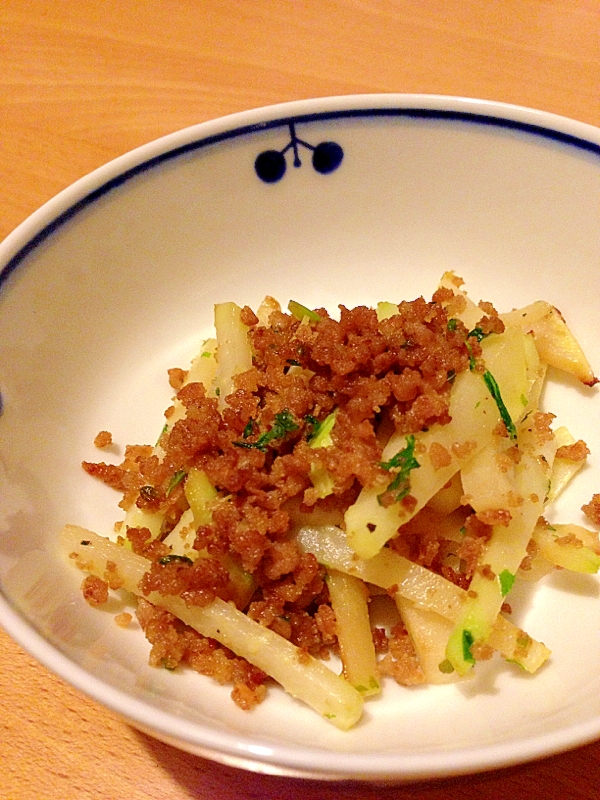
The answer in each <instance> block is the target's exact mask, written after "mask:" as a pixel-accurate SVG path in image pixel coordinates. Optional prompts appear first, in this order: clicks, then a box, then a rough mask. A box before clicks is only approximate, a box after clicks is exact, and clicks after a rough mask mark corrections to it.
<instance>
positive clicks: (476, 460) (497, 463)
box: [461, 437, 515, 512]
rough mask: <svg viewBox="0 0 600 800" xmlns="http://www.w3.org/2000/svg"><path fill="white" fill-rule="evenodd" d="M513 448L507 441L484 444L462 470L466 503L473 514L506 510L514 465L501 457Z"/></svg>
mask: <svg viewBox="0 0 600 800" xmlns="http://www.w3.org/2000/svg"><path fill="white" fill-rule="evenodd" d="M511 445H512V442H511V441H510V439H505V438H502V439H499V438H498V437H495V441H493V442H490V444H487V445H486V446H485V447H484V448H483V449H482V450H480V451H479V453H477V454H476V455H475V456H474V457H473V458H472V459H471V460H470V461H469V463H468V464H465V466H464V467H463V468H462V470H461V480H462V487H463V493H464V498H465V500H466V501H467V502H468V503H469V505H470V506H471V507H472V508H473V510H474V511H476V512H480V511H489V510H491V509H502V508H507V506H508V505H509V503H510V497H511V492H513V493H514V471H515V470H514V462H511V460H510V458H508V459H507V461H506V462H505V461H502V460H501V456H502V454H503V453H504V451H506V450H507V449H508V447H510V446H511Z"/></svg>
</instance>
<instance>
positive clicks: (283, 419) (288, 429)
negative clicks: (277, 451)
mask: <svg viewBox="0 0 600 800" xmlns="http://www.w3.org/2000/svg"><path fill="white" fill-rule="evenodd" d="M297 430H298V425H297V424H296V422H295V420H294V417H293V415H292V412H291V411H290V410H289V409H288V408H284V409H283V411H281V412H280V413H279V414H275V421H274V422H273V427H272V428H271V429H270V430H268V431H265V432H264V433H261V435H260V436H259V437H258V439H257V440H256V441H255V442H247V441H243V442H234V443H233V444H234V445H235V447H245V448H246V449H247V450H252V449H254V450H261V451H262V452H263V453H266V452H267V446H268V445H269V444H270V443H271V442H272V441H273V439H283V438H284V437H285V436H286V434H288V433H292V432H293V431H297Z"/></svg>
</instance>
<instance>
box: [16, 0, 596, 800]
mask: <svg viewBox="0 0 600 800" xmlns="http://www.w3.org/2000/svg"><path fill="white" fill-rule="evenodd" d="M0 59H1V62H0V63H1V69H0V130H1V136H0V165H1V166H0V170H1V175H2V182H1V184H0V185H1V195H0V197H1V201H0V202H1V210H2V213H1V214H0V238H3V237H4V236H5V235H6V234H8V233H9V231H11V230H12V229H13V228H14V227H15V226H17V225H18V224H19V223H20V222H21V221H22V220H23V219H25V218H26V217H27V216H28V215H29V214H30V213H31V212H32V211H34V210H35V209H36V208H38V207H39V206H40V205H41V204H42V203H43V202H44V201H46V200H47V199H49V198H50V197H52V196H53V195H54V194H56V192H58V191H60V190H61V189H62V188H64V187H66V186H68V185H69V184H70V183H72V182H73V181H74V180H76V179H77V178H79V177H81V176H82V175H85V174H86V173H88V172H89V171H91V170H92V169H94V168H96V167H98V166H100V165H101V164H103V163H105V162H106V161H108V160H109V159H111V158H114V157H116V156H118V155H120V154H122V153H124V152H126V151H128V150H130V149H131V148H133V147H136V146H138V145H141V144H144V143H145V142H147V141H149V140H151V139H153V138H155V137H157V136H161V135H163V134H166V133H170V132H172V131H174V130H177V129H179V128H182V127H185V126H186V125H191V124H195V123H197V122H201V121H203V120H206V119H210V118H213V117H216V116H221V115H224V114H228V113H232V112H235V111H240V110H244V109H247V108H251V107H256V106H261V105H266V104H269V103H277V102H283V101H287V100H296V99H301V98H305V97H315V96H324V95H332V94H349V93H363V92H364V93H369V92H423V93H434V94H457V95H463V96H472V97H483V98H486V99H491V100H498V101H503V102H509V103H516V104H521V105H527V106H532V107H536V108H541V109H543V110H546V111H551V112H554V113H557V114H563V115H566V116H570V117H573V118H575V119H578V120H581V121H583V122H588V123H591V124H595V125H600V0H497V1H495V2H481V0H337V2H332V1H331V0H131V2H122V0H104V2H102V3H99V2H97V0H77V2H76V3H75V2H72V0H2V3H1V4H0ZM0 704H1V708H2V714H1V715H0V763H1V764H2V767H3V769H2V782H1V783H0V797H2V798H6V800H30V799H31V800H40V798H41V799H42V800H44V799H47V800H59V798H60V800H71V798H72V799H73V800H87V798H90V800H92V799H93V800H95V799H96V798H103V800H106V798H115V799H120V798H127V800H146V799H147V798H154V797H157V798H158V797H160V798H161V800H182V799H183V798H199V799H200V800H209V798H210V800H233V798H240V797H244V798H252V799H254V800H283V799H284V798H286V799H287V798H293V797H294V798H295V797H299V796H302V797H304V798H305V800H334V798H342V797H344V798H349V799H350V800H357V799H358V798H360V800H375V798H378V800H387V799H388V798H390V799H391V798H397V799H398V800H400V799H401V798H405V797H407V798H408V797H416V796H418V797H425V798H429V799H430V800H438V798H439V800H441V798H445V799H446V800H452V798H463V797H466V796H476V797H477V798H479V800H486V798H490V800H491V798H494V799H496V798H501V797H511V798H524V797H527V798H528V800H542V798H544V800H546V798H548V797H558V796H561V797H565V798H574V799H575V800H577V799H578V798H589V799H591V798H596V797H598V794H599V792H598V790H599V788H600V780H599V779H598V777H597V776H598V775H600V743H596V744H591V745H588V746H587V747H584V748H580V749H578V750H575V751H573V752H571V753H567V754H564V755H559V756H556V757H553V758H550V759H547V760H545V761H541V762H539V763H537V764H532V765H525V766H522V767H518V768H514V769H509V770H503V771H500V772H494V773H489V774H484V775H479V776H473V777H469V778H456V779H452V780H448V781H443V782H438V783H428V784H419V785H414V786H396V787H383V788H381V787H379V788H375V787H371V786H366V785H352V786H348V785H340V784H322V783H318V782H312V781H309V782H302V783H299V782H297V781H290V780H286V779H281V778H273V777H266V776H260V775H249V774H246V773H243V772H240V771H238V770H235V769H231V768H228V767H223V766H220V765H218V764H213V763H211V762H208V761H204V760H202V759H199V758H196V757H193V756H190V755H188V754H185V753H181V752H179V751H177V750H174V749H173V748H170V747H168V746H167V745H164V744H161V743H159V742H157V741H154V740H153V739H151V738H149V737H147V736H145V735H144V734H141V733H138V732H136V731H135V730H133V729H132V728H131V727H130V726H129V725H127V724H126V723H124V722H123V721H121V720H120V719H118V718H117V717H116V716H115V715H113V714H112V713H111V712H109V711H107V710H105V709H103V708H101V707H99V706H98V705H96V704H95V703H94V702H92V701H90V700H89V699H87V698H86V697H84V696H82V695H80V694H79V693H77V692H75V691H74V690H73V689H71V688H70V687H68V686H66V685H65V684H64V683H63V682H62V681H61V680H59V679H58V678H56V677H55V676H53V675H51V674H50V673H49V672H48V671H47V670H45V669H44V668H43V667H41V666H40V665H38V664H37V663H36V662H35V661H33V660H32V659H31V658H30V657H29V656H28V655H26V654H25V653H24V652H23V651H22V650H21V649H20V648H19V647H18V646H17V645H16V644H14V643H13V642H12V641H11V640H10V639H9V638H8V637H7V636H6V635H5V634H3V633H0Z"/></svg>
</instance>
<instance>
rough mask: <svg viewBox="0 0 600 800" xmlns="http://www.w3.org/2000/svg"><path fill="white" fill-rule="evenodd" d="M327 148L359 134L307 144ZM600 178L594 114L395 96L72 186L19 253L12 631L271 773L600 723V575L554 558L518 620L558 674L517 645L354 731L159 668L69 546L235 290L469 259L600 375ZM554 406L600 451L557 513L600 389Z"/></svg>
mask: <svg viewBox="0 0 600 800" xmlns="http://www.w3.org/2000/svg"><path fill="white" fill-rule="evenodd" d="M321 142H330V143H335V145H337V146H332V145H329V146H328V147H324V148H323V147H322V148H320V149H319V150H314V149H310V148H309V147H307V146H306V144H308V145H310V146H312V148H315V147H316V146H317V145H318V144H320V143H321ZM290 143H291V146H290V147H288V149H287V150H286V151H285V154H284V161H285V164H286V169H285V173H284V174H283V175H280V176H279V180H273V179H274V178H276V177H278V175H279V173H281V171H282V164H283V160H282V159H281V158H277V157H271V158H270V159H269V158H266V161H267V163H266V166H265V164H264V163H263V164H262V167H261V166H260V164H261V163H262V162H264V161H265V158H263V159H262V161H259V162H256V159H257V157H258V156H259V154H261V153H264V152H265V151H270V150H271V151H279V152H281V151H282V150H284V148H286V146H287V145H288V144H290ZM295 150H296V152H295ZM313 154H314V164H313ZM295 156H296V157H297V161H296V163H295V164H294V158H295ZM340 159H341V161H340ZM319 170H321V171H319ZM258 172H261V175H262V177H260V176H259V174H258ZM266 178H269V179H270V180H265V179H266ZM599 188H600V131H599V130H598V129H596V128H593V127H591V126H588V125H584V124H580V123H577V122H573V121H570V120H567V119H564V118H560V117H556V116H552V115H550V114H546V113H543V112H539V111H533V110H528V109H523V108H517V107H512V106H507V105H501V104H497V103H490V102H483V101H479V100H469V99H457V98H447V97H430V96H415V95H398V96H395V95H383V96H381V95H378V96H356V97H341V98H332V99H320V100H313V101H302V102H298V103H292V104H287V105H283V106H275V107H271V108H266V109H261V110H258V111H251V112H247V113H243V114H237V115H234V116H231V117H228V118H225V119H221V120H216V121H214V122H209V123H204V124H201V125H198V126H194V127H191V128H188V129H186V130H183V131H180V132H178V133H175V134H173V135H171V136H167V137H165V138H163V139H160V140H158V141H156V142H152V143H151V144H149V145H147V146H145V147H141V148H139V149H138V150H135V151H134V152H132V153H129V154H127V155H125V156H123V157H121V158H118V159H117V160H115V161H113V162H111V163H110V164H107V165H106V166H105V167H102V168H101V169H99V170H97V171H95V172H94V173H92V174H91V175H89V176H88V177H86V178H84V179H82V180H80V181H78V182H77V183H75V184H74V185H73V186H71V187H70V188H68V189H66V190H65V191H64V192H62V193H61V194H60V195H58V196H57V197H56V198H54V199H53V200H51V201H50V202H49V203H47V204H46V205H45V206H44V207H43V208H41V209H40V210H39V211H37V212H36V213H35V214H33V216H31V217H30V218H29V219H28V220H27V221H26V222H24V223H23V224H22V225H21V226H20V227H19V228H18V229H17V230H16V231H15V232H14V233H12V234H11V235H10V236H9V237H8V239H7V240H6V241H5V242H4V243H3V244H2V245H1V247H0V264H1V265H2V266H3V268H4V270H3V272H2V274H1V275H0V390H1V392H2V399H3V413H2V416H1V418H0V442H1V444H0V448H1V449H0V458H1V462H0V467H1V481H2V488H1V491H0V585H1V596H0V622H1V623H2V625H3V627H4V628H5V629H6V630H7V631H8V632H9V633H10V634H11V635H12V636H13V637H14V638H15V639H16V640H17V641H18V642H20V643H21V644H22V645H23V646H24V647H25V648H26V649H27V650H28V651H29V652H31V653H32V654H33V655H34V656H35V657H36V658H38V659H39V660H40V661H41V662H42V663H43V664H45V665H46V666H48V667H49V668H50V669H52V670H54V671H55V672H56V673H58V674H59V675H61V676H62V677H63V678H65V679H66V680H67V681H69V682H70V683H72V684H73V685H74V686H76V687H77V688H79V689H80V690H81V691H83V692H86V693H88V694H89V695H91V696H92V697H94V698H95V699H96V700H98V701H100V702H101V703H104V704H106V705H107V706H108V707H110V708H112V709H113V710H115V711H117V712H119V713H120V714H122V715H123V716H125V717H126V718H127V719H129V720H130V721H131V722H132V723H133V724H134V725H136V726H138V727H139V728H141V729H143V730H145V731H147V732H150V733H152V734H153V735H155V736H157V737H159V738H161V739H163V740H165V741H167V742H170V743H172V744H175V745H177V746H179V747H181V748H184V749H186V750H189V751H191V752H194V753H198V754H201V755H203V756H207V757H209V758H213V759H217V760H219V761H222V762H226V763H229V764H235V765H238V766H243V767H246V768H249V769H255V770H262V771H266V772H273V773H284V774H291V775H304V776H309V775H310V776H313V777H314V776H317V777H321V778H339V777H343V778H350V779H352V778H357V779H358V778H361V779H379V780H386V779H396V780H399V779H400V780H401V779H411V778H423V777H428V776H441V775H450V774H457V773H463V772H468V771H475V770H481V769H487V768H491V767H497V766H501V765H507V764H511V763H515V762H520V761H525V760H527V759H533V758H536V757H538V756H542V755H546V754H549V753H553V752H557V751H559V750H562V749H565V748H569V747H574V746H576V745H579V744H582V743H584V742H587V741H590V740H592V739H594V738H596V737H598V736H600V634H599V628H600V586H599V583H598V581H597V580H596V579H595V578H592V577H581V576H572V575H567V574H566V573H556V574H555V575H554V576H552V577H549V578H547V579H545V580H544V581H542V582H541V583H540V584H539V585H536V586H535V587H533V588H530V589H525V590H523V591H522V592H521V593H520V595H518V596H517V597H516V598H515V600H514V602H513V606H514V608H515V612H514V613H515V618H516V619H517V620H518V621H519V622H522V624H523V625H525V626H526V627H527V629H528V630H529V631H530V632H531V634H532V635H534V636H536V637H537V638H539V639H542V640H543V641H545V642H546V643H547V644H548V645H549V646H550V647H551V648H552V650H553V656H552V659H551V662H550V663H549V664H548V665H547V666H546V667H545V668H544V669H543V670H542V671H541V673H540V674H538V675H537V676H535V677H533V678H531V677H529V676H525V675H524V674H519V673H518V672H516V671H515V670H514V669H511V668H510V667H507V666H506V665H503V664H502V663H501V662H500V661H499V660H498V661H496V660H494V661H493V662H488V663H485V664H480V665H479V667H478V670H477V673H478V675H477V677H476V678H475V679H474V680H472V681H470V682H467V683H465V684H459V685H452V686H446V687H431V688H425V689H423V688H417V689H403V688H400V687H398V686H396V685H391V684H390V685H386V686H385V691H384V693H383V696H382V697H381V698H380V699H377V700H375V701H373V702H369V703H368V707H367V711H366V713H365V716H364V719H363V721H362V722H361V723H360V724H359V725H358V726H357V727H356V728H355V729H354V730H352V731H350V732H348V733H341V732H340V731H338V730H337V729H335V728H333V727H332V726H331V725H330V724H329V723H328V722H326V721H324V720H321V719H320V718H318V717H317V716H315V715H314V713H313V712H311V711H310V710H308V709H306V708H304V707H302V706H301V705H299V704H298V703H296V702H294V701H293V700H291V699H290V698H289V697H287V696H285V695H284V693H283V692H281V691H279V690H277V689H273V690H271V691H270V693H269V697H268V699H267V700H266V702H264V703H263V704H262V705H261V706H259V707H258V708H256V709H255V710H254V711H252V712H251V713H244V712H242V711H240V710H239V709H238V708H237V707H236V706H234V705H233V704H232V702H231V701H230V699H229V689H227V688H221V687H218V686H217V685H216V684H214V683H213V682H211V680H209V679H208V678H203V677H200V676H198V675H195V674H171V673H169V672H167V671H165V670H155V669H151V668H150V667H148V666H147V652H148V646H147V644H146V642H145V640H144V639H143V636H142V635H141V633H140V632H139V630H135V629H131V630H121V629H119V628H117V627H116V626H115V624H114V621H113V614H112V613H101V612H99V611H96V610H92V609H90V608H89V607H88V606H87V605H86V604H85V603H83V602H82V600H81V597H80V593H79V590H78V586H79V584H80V582H81V575H80V574H79V573H77V572H76V570H73V569H72V568H71V567H70V566H69V565H68V564H67V565H66V564H64V563H63V561H62V559H61V558H60V557H59V555H58V554H57V547H56V544H57V537H58V532H59V530H60V528H61V527H62V526H63V524H64V523H66V522H73V523H77V524H81V525H84V526H87V527H89V528H91V529H94V530H97V531H99V532H101V533H102V532H104V533H106V532H108V531H109V530H110V529H111V526H112V523H113V522H114V520H115V519H116V518H117V517H118V514H117V509H116V500H117V497H116V495H115V494H114V493H113V492H111V490H109V489H107V488H106V487H104V486H102V485H99V484H98V483H97V482H95V481H94V480H92V479H91V478H89V477H87V476H86V475H85V474H84V473H83V471H82V470H81V468H80V466H79V465H80V462H81V461H82V459H90V460H94V459H97V456H98V451H96V450H95V449H94V448H93V446H92V440H93V438H94V436H95V434H96V433H97V432H98V431H99V430H101V429H108V430H110V431H112V433H113V436H114V439H115V440H116V442H117V443H119V444H120V445H124V444H125V443H131V442H140V443H141V442H151V441H153V440H154V438H155V435H156V432H157V425H158V426H160V422H159V421H160V419H161V415H162V411H163V409H164V407H166V405H168V402H169V398H170V394H171V392H170V390H169V388H168V385H167V383H166V379H165V375H166V369H167V368H168V367H169V366H174V365H179V366H185V365H186V363H187V360H188V358H189V357H190V356H191V355H192V354H193V352H194V350H195V348H196V347H197V345H198V342H199V341H200V339H201V338H202V337H203V335H204V334H205V333H207V331H208V329H209V326H210V324H211V320H212V306H213V304H214V303H215V302H218V301H225V300H234V301H236V302H238V303H241V304H244V303H248V304H249V305H251V306H254V307H255V306H256V305H257V303H258V302H259V301H260V300H261V299H262V297H263V296H264V295H265V294H266V293H269V294H272V295H275V296H276V297H278V298H280V299H281V300H282V301H283V302H285V303H287V300H288V299H290V298H295V299H297V300H300V301H301V302H303V303H306V304H307V305H309V306H319V305H323V304H326V305H328V306H329V307H331V308H332V309H333V310H335V307H336V305H337V303H344V304H347V305H354V304H358V303H369V304H370V303H375V302H376V301H377V300H380V299H387V300H392V299H393V300H398V299H401V298H406V299H412V298H414V297H416V296H418V295H420V294H424V295H425V296H431V293H432V291H433V290H434V288H435V285H436V282H437V280H438V278H439V276H440V275H441V273H442V272H443V271H444V270H448V269H453V270H455V271H456V272H457V273H458V274H459V275H461V276H462V277H463V278H464V279H465V280H466V281H467V286H468V288H469V290H470V293H471V294H472V295H473V296H474V298H475V299H479V298H484V299H489V300H491V301H493V302H494V303H495V304H496V305H497V307H499V308H500V309H507V308H512V307H514V306H519V305H522V304H525V303H528V302H530V301H533V300H535V299H541V298H543V299H547V300H549V301H550V302H552V303H554V304H556V305H557V306H558V307H559V308H560V309H561V310H562V311H563V313H564V314H565V315H566V317H567V319H568V321H569V322H570V323H571V326H572V328H573V329H574V331H575V333H576V334H577V336H578V337H579V338H580V340H581V342H582V343H583V345H584V347H585V348H586V350H587V351H588V353H589V354H590V358H591V360H592V361H595V364H594V366H595V368H596V370H600V361H599V359H598V352H599V349H600V318H599V315H600V312H599V307H598V297H599V296H600V236H599V231H600V225H599V222H600V220H599V216H598V207H599V206H598V200H599ZM547 402H548V404H549V405H550V407H551V408H552V409H553V410H555V411H558V412H559V415H560V421H561V422H564V423H566V424H568V425H569V426H570V427H571V428H572V430H573V432H574V433H575V435H576V436H578V437H579V436H581V437H583V438H585V439H586V440H587V441H588V443H589V445H590V447H591V449H592V456H591V458H590V461H589V466H588V467H587V468H586V469H585V470H584V472H583V473H581V474H580V475H579V476H578V478H577V479H576V481H575V483H574V485H573V486H572V487H571V492H570V493H569V494H568V497H566V498H565V500H564V501H563V502H562V503H561V504H560V505H559V507H558V509H557V514H558V516H560V517H563V518H565V520H567V519H568V520H573V521H580V520H581V517H582V515H581V511H580V506H581V504H582V503H583V502H586V501H587V500H588V499H589V498H590V496H591V494H592V493H593V491H594V489H596V490H598V489H599V488H600V479H599V478H598V468H599V458H600V426H599V425H598V411H599V399H598V392H595V391H585V390H582V389H580V388H578V387H576V386H574V385H573V384H572V382H570V381H567V380H564V379H563V380H561V381H559V383H558V385H557V386H556V387H555V388H554V389H553V390H552V391H550V392H548V397H547ZM117 457H118V456H117V454H115V460H116V459H117ZM113 610H114V609H113ZM40 702H42V700H40Z"/></svg>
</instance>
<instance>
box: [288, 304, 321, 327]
mask: <svg viewBox="0 0 600 800" xmlns="http://www.w3.org/2000/svg"><path fill="white" fill-rule="evenodd" d="M288 311H289V312H290V314H291V315H292V316H293V317H296V319H299V320H300V322H302V320H303V319H304V317H308V318H309V320H310V321H311V322H320V321H321V317H320V316H319V315H318V314H317V312H316V311H311V310H310V308H307V307H306V306H303V305H302V303H297V302H296V301H295V300H290V302H289V303H288Z"/></svg>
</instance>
